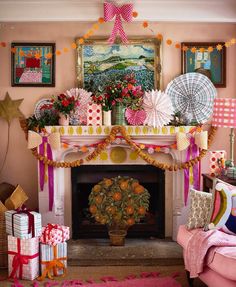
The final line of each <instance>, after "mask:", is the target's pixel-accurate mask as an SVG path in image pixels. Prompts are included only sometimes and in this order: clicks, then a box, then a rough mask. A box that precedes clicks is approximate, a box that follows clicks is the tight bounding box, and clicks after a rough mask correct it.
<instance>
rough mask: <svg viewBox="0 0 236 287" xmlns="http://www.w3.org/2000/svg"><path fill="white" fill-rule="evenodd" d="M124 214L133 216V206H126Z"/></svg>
mask: <svg viewBox="0 0 236 287" xmlns="http://www.w3.org/2000/svg"><path fill="white" fill-rule="evenodd" d="M126 212H127V213H128V214H133V213H134V208H133V206H127V207H126Z"/></svg>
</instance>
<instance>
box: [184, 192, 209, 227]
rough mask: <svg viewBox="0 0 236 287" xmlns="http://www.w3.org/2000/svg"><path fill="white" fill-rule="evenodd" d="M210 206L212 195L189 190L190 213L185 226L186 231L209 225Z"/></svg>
mask: <svg viewBox="0 0 236 287" xmlns="http://www.w3.org/2000/svg"><path fill="white" fill-rule="evenodd" d="M211 206H212V194H211V193H207V192H203V191H198V190H195V189H191V190H190V211H189V217H188V221H187V224H186V227H187V229H194V228H200V227H204V226H205V225H206V224H208V223H209V218H210V214H211Z"/></svg>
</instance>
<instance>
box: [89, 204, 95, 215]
mask: <svg viewBox="0 0 236 287" xmlns="http://www.w3.org/2000/svg"><path fill="white" fill-rule="evenodd" d="M89 211H90V212H91V213H92V214H94V213H96V212H97V207H96V205H91V206H90V207H89Z"/></svg>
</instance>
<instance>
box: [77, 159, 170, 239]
mask: <svg viewBox="0 0 236 287" xmlns="http://www.w3.org/2000/svg"><path fill="white" fill-rule="evenodd" d="M118 175H120V176H130V177H133V178H136V179H138V180H139V182H140V183H141V184H142V185H143V186H144V187H145V188H146V189H147V190H148V191H149V193H150V204H149V211H148V213H147V214H146V217H145V218H144V219H143V220H141V222H140V223H138V224H135V225H134V226H132V227H131V228H130V229H129V232H128V237H136V238H140V237H150V236H152V237H158V238H164V237H165V172H164V171H163V170H160V169H158V168H155V167H153V166H149V165H97V166H92V165H87V166H81V167H77V168H72V171H71V180H72V237H73V239H78V238H103V237H107V227H106V226H103V225H101V224H98V223H96V222H95V220H93V219H92V218H91V216H90V213H89V211H88V196H89V194H90V192H91V189H92V187H93V186H94V185H95V184H96V183H98V182H99V181H101V180H102V179H103V178H104V177H106V178H110V177H115V176H118Z"/></svg>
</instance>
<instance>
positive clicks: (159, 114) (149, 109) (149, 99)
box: [143, 90, 173, 127]
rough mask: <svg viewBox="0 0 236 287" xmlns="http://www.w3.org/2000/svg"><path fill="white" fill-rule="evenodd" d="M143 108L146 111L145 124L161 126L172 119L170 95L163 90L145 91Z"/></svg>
mask: <svg viewBox="0 0 236 287" xmlns="http://www.w3.org/2000/svg"><path fill="white" fill-rule="evenodd" d="M143 108H144V110H145V112H146V115H147V117H146V119H145V121H144V124H145V125H148V126H153V127H163V126H164V125H166V124H168V123H169V122H170V121H171V119H172V116H171V115H172V114H173V107H172V103H171V100H170V97H169V96H168V95H167V94H165V93H164V92H161V91H157V90H155V91H154V90H152V91H151V92H145V95H144V98H143Z"/></svg>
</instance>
